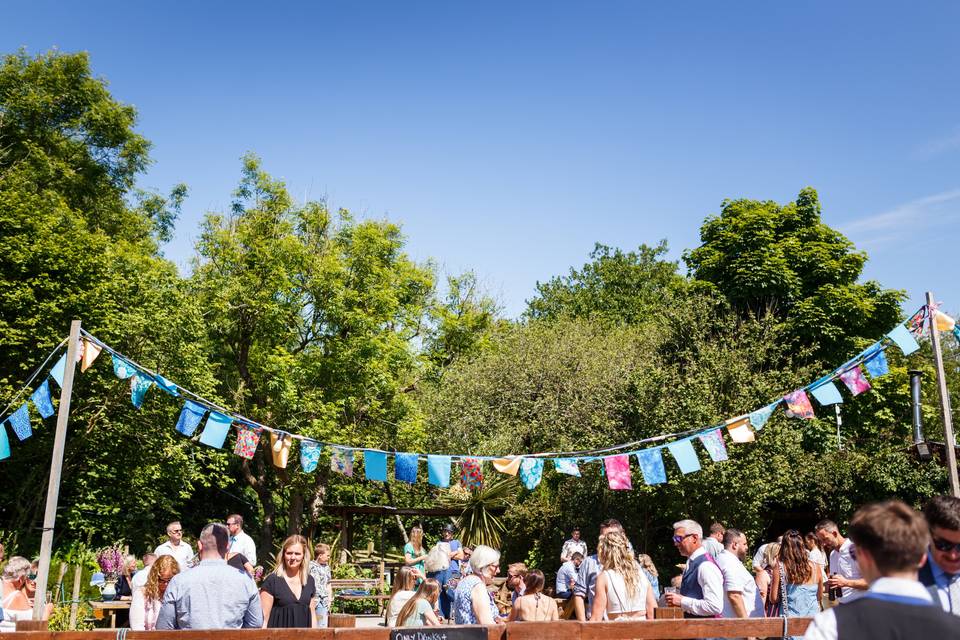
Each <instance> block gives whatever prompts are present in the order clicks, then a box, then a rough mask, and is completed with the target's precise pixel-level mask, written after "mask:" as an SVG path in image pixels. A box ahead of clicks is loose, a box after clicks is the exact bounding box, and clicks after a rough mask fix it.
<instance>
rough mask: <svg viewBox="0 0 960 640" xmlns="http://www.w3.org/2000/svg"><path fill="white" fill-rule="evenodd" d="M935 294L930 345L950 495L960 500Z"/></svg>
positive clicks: (930, 296) (930, 307) (930, 303)
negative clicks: (935, 308)
mask: <svg viewBox="0 0 960 640" xmlns="http://www.w3.org/2000/svg"><path fill="white" fill-rule="evenodd" d="M933 304H934V301H933V293H932V292H930V291H927V311H928V313H927V316H928V320H929V321H930V344H931V345H932V346H933V363H934V365H935V366H936V369H937V389H938V390H939V391H940V412H941V413H942V414H943V437H944V443H945V444H946V449H947V477H948V478H949V479H950V495H952V496H954V497H956V498H960V478H958V477H957V449H956V447H957V439H956V438H955V437H954V435H953V417H952V416H951V413H950V392H949V391H948V390H947V376H946V374H945V373H944V371H943V354H941V353H940V331H939V330H937V322H936V319H935V318H934V317H933V316H934V312H933Z"/></svg>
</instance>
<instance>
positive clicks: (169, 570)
mask: <svg viewBox="0 0 960 640" xmlns="http://www.w3.org/2000/svg"><path fill="white" fill-rule="evenodd" d="M178 573H180V565H179V564H178V563H177V559H176V558H174V557H173V556H160V557H159V558H157V560H156V562H154V563H153V565H151V566H150V573H149V575H147V584H146V585H144V587H143V588H142V589H137V588H135V589H134V590H133V600H132V601H131V602H130V628H131V629H133V630H134V631H153V630H154V629H156V627H157V616H158V615H160V604H161V603H162V602H163V594H164V593H165V592H166V590H167V585H168V584H170V580H172V579H173V576H175V575H177V574H178Z"/></svg>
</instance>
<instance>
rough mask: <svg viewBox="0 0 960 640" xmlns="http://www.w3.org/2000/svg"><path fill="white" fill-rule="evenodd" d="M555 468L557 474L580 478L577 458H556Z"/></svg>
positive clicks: (554, 460) (554, 461)
mask: <svg viewBox="0 0 960 640" xmlns="http://www.w3.org/2000/svg"><path fill="white" fill-rule="evenodd" d="M553 468H554V469H555V470H556V472H557V473H565V474H566V475H568V476H576V477H577V478H579V477H580V465H578V464H577V459H576V458H554V459H553Z"/></svg>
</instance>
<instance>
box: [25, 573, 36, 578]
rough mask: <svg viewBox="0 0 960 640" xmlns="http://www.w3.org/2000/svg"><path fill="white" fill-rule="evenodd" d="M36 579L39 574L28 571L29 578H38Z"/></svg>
mask: <svg viewBox="0 0 960 640" xmlns="http://www.w3.org/2000/svg"><path fill="white" fill-rule="evenodd" d="M36 579H37V574H35V573H28V574H27V580H36Z"/></svg>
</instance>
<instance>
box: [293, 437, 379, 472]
mask: <svg viewBox="0 0 960 640" xmlns="http://www.w3.org/2000/svg"><path fill="white" fill-rule="evenodd" d="M321 448H322V445H321V444H320V443H319V442H314V441H313V440H301V441H300V468H301V469H303V472H304V473H313V472H314V471H315V470H316V468H317V465H318V464H319V463H320V449H321ZM364 462H365V463H369V461H368V460H367V459H366V457H364Z"/></svg>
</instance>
